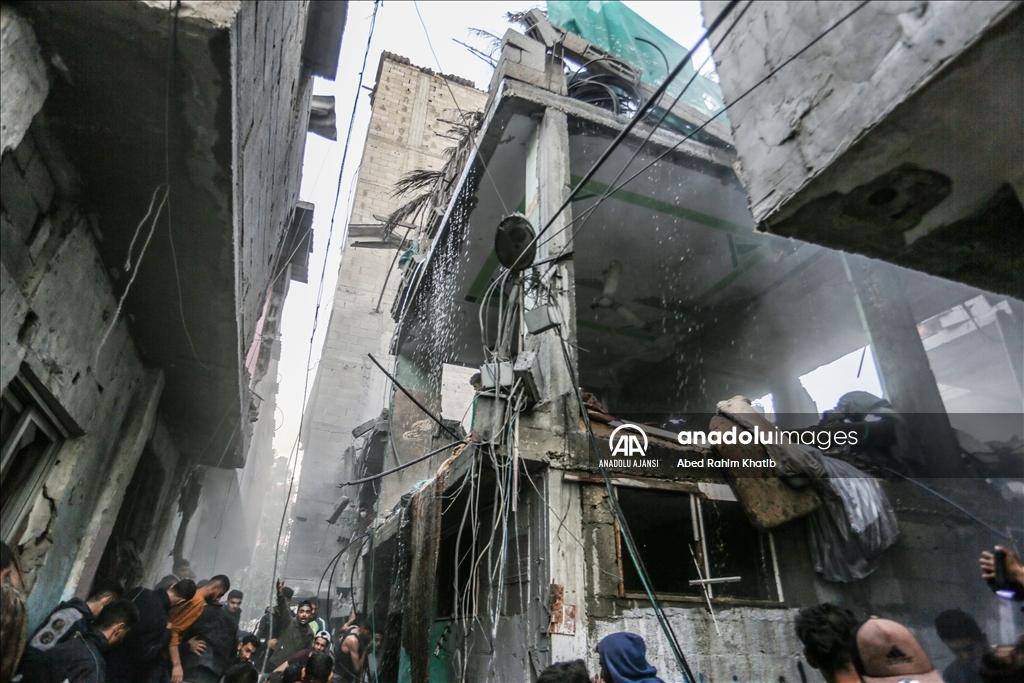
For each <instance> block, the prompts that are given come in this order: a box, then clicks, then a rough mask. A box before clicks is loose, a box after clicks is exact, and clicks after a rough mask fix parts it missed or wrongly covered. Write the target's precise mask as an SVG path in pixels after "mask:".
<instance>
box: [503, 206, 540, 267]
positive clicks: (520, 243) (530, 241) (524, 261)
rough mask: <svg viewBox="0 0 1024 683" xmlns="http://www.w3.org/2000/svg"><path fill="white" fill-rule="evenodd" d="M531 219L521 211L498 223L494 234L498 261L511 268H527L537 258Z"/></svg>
mask: <svg viewBox="0 0 1024 683" xmlns="http://www.w3.org/2000/svg"><path fill="white" fill-rule="evenodd" d="M536 237H537V233H536V232H534V230H533V226H532V225H530V221H528V220H526V216H524V215H523V214H521V213H514V214H512V215H511V216H507V217H506V218H503V219H502V221H501V223H498V231H497V232H496V233H495V235H494V253H495V254H496V255H497V256H498V262H499V263H501V265H503V266H505V267H506V268H508V269H509V270H525V269H527V268H529V267H530V266H532V265H533V261H534V259H536V258H537V242H536V241H535V238H536Z"/></svg>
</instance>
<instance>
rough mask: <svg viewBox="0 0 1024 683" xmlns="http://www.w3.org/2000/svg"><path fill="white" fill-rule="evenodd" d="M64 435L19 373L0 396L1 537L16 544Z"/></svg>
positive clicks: (12, 544) (11, 543)
mask: <svg viewBox="0 0 1024 683" xmlns="http://www.w3.org/2000/svg"><path fill="white" fill-rule="evenodd" d="M64 437H65V434H64V433H63V431H62V430H61V429H60V428H59V426H58V423H57V421H56V420H55V419H53V417H52V416H51V415H50V414H49V411H47V410H46V407H45V404H44V403H43V401H42V399H41V398H40V397H39V395H38V394H37V393H36V392H35V391H34V390H33V389H32V387H30V386H29V384H28V382H26V381H25V380H24V379H22V378H21V377H20V376H19V377H15V378H14V379H12V380H11V382H10V384H8V386H7V389H6V390H5V391H4V392H3V394H2V396H0V449H2V450H0V453H2V456H0V488H2V489H3V492H4V496H3V502H2V503H0V537H2V538H3V540H4V541H5V542H6V543H8V544H9V545H11V546H14V545H16V544H17V542H18V539H19V537H20V536H21V533H22V531H23V527H24V525H25V521H26V520H27V518H28V513H29V512H30V511H31V509H32V505H33V503H35V500H36V497H37V496H38V495H39V492H40V491H41V490H42V487H43V484H44V483H45V482H46V477H47V475H48V474H49V473H50V469H51V468H52V467H53V463H54V462H55V461H56V456H57V452H58V451H59V450H60V446H61V444H62V443H63V442H64Z"/></svg>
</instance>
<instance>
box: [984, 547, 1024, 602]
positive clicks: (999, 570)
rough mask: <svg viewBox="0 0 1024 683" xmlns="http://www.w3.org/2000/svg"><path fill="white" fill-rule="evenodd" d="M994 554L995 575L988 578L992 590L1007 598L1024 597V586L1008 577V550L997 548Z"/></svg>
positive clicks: (1018, 598) (1016, 598)
mask: <svg viewBox="0 0 1024 683" xmlns="http://www.w3.org/2000/svg"><path fill="white" fill-rule="evenodd" d="M992 555H993V557H994V558H995V575H994V576H993V577H992V578H991V579H989V580H988V585H989V587H990V588H991V589H992V592H993V593H995V594H996V595H998V596H999V597H1001V598H1005V599H1007V600H1020V599H1022V598H1024V586H1021V585H1020V584H1018V583H1017V582H1015V581H1008V580H1007V578H1006V551H1005V550H1003V549H1002V548H997V549H994V550H993V551H992Z"/></svg>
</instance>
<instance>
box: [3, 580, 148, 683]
mask: <svg viewBox="0 0 1024 683" xmlns="http://www.w3.org/2000/svg"><path fill="white" fill-rule="evenodd" d="M138 619H139V611H138V610H137V609H136V608H135V605H133V604H132V603H131V602H129V601H128V600H125V599H124V598H121V599H118V600H115V601H113V602H111V603H110V604H109V605H107V606H106V607H104V608H103V611H102V612H100V614H99V616H98V617H96V621H95V622H94V623H93V628H92V629H90V630H88V631H86V632H84V633H83V632H81V631H80V632H77V633H76V634H75V635H74V637H72V638H71V639H70V640H67V641H66V642H63V643H61V644H60V645H57V646H55V647H52V648H50V649H49V650H47V651H46V652H44V653H42V655H40V657H39V660H38V662H37V663H36V665H35V666H33V667H32V670H30V671H26V672H25V677H24V679H23V680H24V681H25V682H26V683H63V682H64V681H68V683H104V682H105V681H106V680H107V675H106V666H105V664H104V660H103V652H104V651H105V650H106V649H107V648H108V647H111V646H114V645H116V644H117V643H118V642H120V641H121V640H122V639H123V638H124V637H125V636H126V635H127V634H128V632H129V631H131V629H132V627H134V626H135V624H136V622H137V621H138Z"/></svg>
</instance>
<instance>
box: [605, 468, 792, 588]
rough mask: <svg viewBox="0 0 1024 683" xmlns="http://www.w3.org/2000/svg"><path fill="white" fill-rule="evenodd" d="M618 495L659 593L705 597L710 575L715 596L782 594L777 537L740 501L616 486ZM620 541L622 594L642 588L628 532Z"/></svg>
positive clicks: (652, 581) (652, 582) (710, 584)
mask: <svg viewBox="0 0 1024 683" xmlns="http://www.w3.org/2000/svg"><path fill="white" fill-rule="evenodd" d="M616 495H617V496H618V499H619V506H620V507H621V509H622V513H623V515H624V517H625V519H626V523H627V524H629V528H630V531H632V533H633V538H634V540H635V541H636V545H637V550H638V552H639V553H640V558H641V559H642V560H643V562H644V566H645V567H646V568H647V573H648V574H649V575H650V578H651V584H652V588H653V589H654V592H655V593H657V594H663V595H681V596H692V597H697V598H703V597H704V592H703V588H702V585H701V581H702V580H705V581H706V580H709V579H710V580H711V581H710V582H708V583H707V587H708V593H709V595H710V597H712V598H734V599H742V600H758V601H779V600H780V599H781V598H780V597H779V585H778V580H777V578H778V577H777V576H776V569H775V567H776V565H777V562H776V561H775V557H774V555H773V552H772V550H773V548H772V545H771V542H770V537H769V535H768V534H765V533H762V532H760V531H758V530H757V529H755V528H754V527H753V526H751V524H750V522H749V521H748V520H747V518H746V515H745V513H744V512H743V509H742V507H741V506H740V504H739V503H738V502H737V501H735V500H715V499H710V500H709V499H704V498H702V497H701V496H699V495H696V494H692V493H685V492H679V491H652V490H649V489H639V488H632V487H617V488H616ZM618 546H619V548H620V552H619V566H620V568H621V576H622V588H623V593H625V594H630V593H643V590H644V589H643V583H642V582H641V581H640V576H639V575H638V574H637V571H636V568H635V567H634V566H633V562H632V560H631V559H630V558H629V557H628V555H626V554H625V544H624V543H622V542H621V539H620V540H619V543H618ZM695 558H696V562H694V559H695ZM698 565H699V567H700V570H699V572H698ZM737 576H738V577H740V580H738V581H730V580H729V579H730V578H731V577H737Z"/></svg>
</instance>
